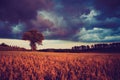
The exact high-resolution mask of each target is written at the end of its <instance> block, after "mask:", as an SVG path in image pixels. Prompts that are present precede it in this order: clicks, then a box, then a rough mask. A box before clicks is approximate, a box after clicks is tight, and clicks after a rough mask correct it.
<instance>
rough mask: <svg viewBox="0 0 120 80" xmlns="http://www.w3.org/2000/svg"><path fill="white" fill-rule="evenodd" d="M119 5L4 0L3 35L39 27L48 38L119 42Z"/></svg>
mask: <svg viewBox="0 0 120 80" xmlns="http://www.w3.org/2000/svg"><path fill="white" fill-rule="evenodd" d="M119 4H120V1H119V0H114V1H109V0H11V1H9V0H1V1H0V21H1V22H0V33H1V34H0V37H9V38H18V37H17V36H18V35H21V34H22V33H23V32H24V31H27V30H30V29H38V30H39V31H41V32H42V33H43V34H44V36H45V38H46V39H64V40H73V41H86V42H90V41H92V42H95V41H98V42H99V41H119V40H120V37H119V34H120V28H119V27H120V6H119ZM6 28H7V29H6ZM5 29H6V30H5ZM1 31H4V32H1ZM99 32H100V34H99ZM8 33H10V34H8ZM13 35H15V36H13Z"/></svg>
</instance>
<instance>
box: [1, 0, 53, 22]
mask: <svg viewBox="0 0 120 80" xmlns="http://www.w3.org/2000/svg"><path fill="white" fill-rule="evenodd" d="M51 6H52V3H51V1H50V0H0V20H2V21H9V22H13V23H15V22H17V21H23V22H24V21H26V20H30V19H34V18H36V15H37V10H41V9H48V8H50V7H51Z"/></svg>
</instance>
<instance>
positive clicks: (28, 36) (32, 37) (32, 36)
mask: <svg viewBox="0 0 120 80" xmlns="http://www.w3.org/2000/svg"><path fill="white" fill-rule="evenodd" d="M22 39H23V40H28V41H30V47H31V50H32V51H35V50H36V43H37V44H39V45H42V40H44V36H43V35H42V33H40V32H38V31H37V30H30V31H27V32H25V33H24V34H23V36H22Z"/></svg>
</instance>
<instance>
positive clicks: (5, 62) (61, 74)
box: [0, 51, 120, 80]
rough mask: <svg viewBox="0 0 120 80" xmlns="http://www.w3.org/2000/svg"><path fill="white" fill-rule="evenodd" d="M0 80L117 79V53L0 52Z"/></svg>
mask: <svg viewBox="0 0 120 80" xmlns="http://www.w3.org/2000/svg"><path fill="white" fill-rule="evenodd" d="M0 80H120V55H119V54H115V55H114V54H100V53H99V54H98V53H94V54H93V53H79V54H78V53H52V52H22V51H1V52H0Z"/></svg>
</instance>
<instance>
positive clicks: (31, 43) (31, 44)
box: [30, 42, 36, 51]
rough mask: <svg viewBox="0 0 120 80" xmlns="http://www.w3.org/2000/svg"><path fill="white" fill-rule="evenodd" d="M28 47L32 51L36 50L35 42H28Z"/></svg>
mask: <svg viewBox="0 0 120 80" xmlns="http://www.w3.org/2000/svg"><path fill="white" fill-rule="evenodd" d="M30 47H31V50H32V51H36V44H35V42H30Z"/></svg>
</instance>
